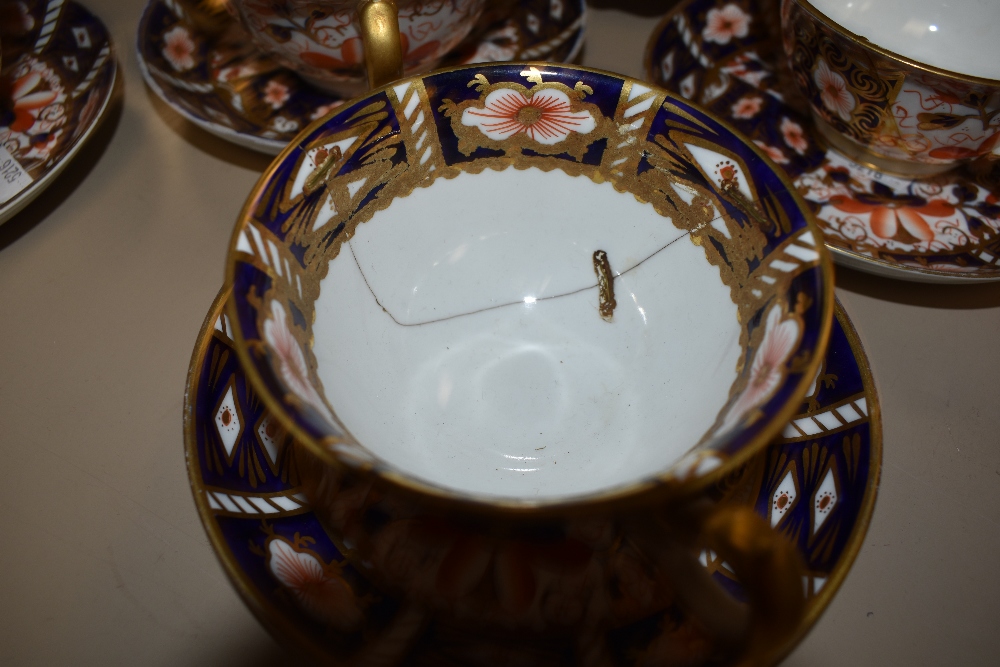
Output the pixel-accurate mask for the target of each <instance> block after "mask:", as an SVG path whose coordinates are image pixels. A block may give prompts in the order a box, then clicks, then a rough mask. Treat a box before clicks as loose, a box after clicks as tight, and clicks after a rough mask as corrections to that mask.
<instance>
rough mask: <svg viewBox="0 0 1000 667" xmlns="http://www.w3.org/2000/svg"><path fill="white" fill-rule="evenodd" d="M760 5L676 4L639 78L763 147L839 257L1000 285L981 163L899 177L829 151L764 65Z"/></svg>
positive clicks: (770, 40) (997, 223) (997, 202)
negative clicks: (933, 173) (702, 109)
mask: <svg viewBox="0 0 1000 667" xmlns="http://www.w3.org/2000/svg"><path fill="white" fill-rule="evenodd" d="M764 6H766V5H765V3H764V1H763V0H747V1H746V2H743V3H740V4H734V3H732V2H727V0H687V1H686V2H682V3H680V4H678V5H677V6H676V7H675V8H674V9H673V10H672V11H671V12H670V13H669V14H667V16H666V17H665V18H664V19H663V21H662V22H661V23H660V25H659V26H658V27H657V29H656V30H655V31H654V33H653V36H652V37H651V39H650V42H649V45H648V47H647V52H646V73H647V76H648V77H649V78H650V80H652V81H655V82H657V83H658V84H660V85H662V86H664V87H666V88H668V89H670V90H675V91H678V92H680V94H681V95H683V96H684V97H686V98H688V99H691V100H693V101H695V102H697V103H699V104H701V105H703V106H704V107H706V108H707V109H708V110H710V111H712V112H714V113H716V114H718V115H720V116H722V117H724V118H726V119H727V120H728V121H729V122H730V123H732V124H733V125H734V126H735V127H736V128H737V129H739V130H740V131H742V132H743V133H744V134H746V135H747V136H748V137H750V138H751V139H752V140H753V141H754V143H756V144H757V145H758V146H760V147H761V148H763V149H764V150H765V151H766V152H767V153H768V154H769V156H770V157H771V159H772V160H773V161H774V162H775V163H776V164H778V166H780V167H782V168H783V169H784V170H785V171H786V172H787V173H788V175H789V177H791V178H792V179H793V180H794V182H795V186H796V188H797V189H798V191H799V193H800V194H801V195H802V196H803V197H804V198H805V199H806V201H807V203H808V204H809V207H810V208H811V209H812V211H813V213H814V214H815V217H816V219H817V222H818V223H819V226H820V227H821V228H822V230H823V234H824V241H825V242H826V245H827V247H828V248H829V249H830V250H831V251H833V256H834V259H835V261H836V262H837V263H839V264H842V265H844V266H849V267H851V268H855V269H858V270H861V271H867V272H869V273H874V274H877V275H882V276H885V277H890V278H897V279H902V280H912V281H918V282H936V283H962V282H964V283H974V282H987V281H996V280H1000V182H998V181H997V180H996V179H983V178H979V179H977V178H976V177H975V174H974V173H973V171H972V169H974V168H975V167H976V166H981V165H973V166H971V167H965V168H962V169H960V170H958V171H955V172H951V173H948V174H944V175H941V176H937V177H933V178H925V179H913V178H906V177H899V176H896V175H892V174H888V173H883V172H879V171H877V170H875V169H872V168H870V167H869V166H867V165H864V164H860V163H858V162H856V161H854V160H851V159H850V158H848V157H847V156H845V155H843V154H841V153H839V152H837V151H836V150H834V149H832V148H827V147H826V142H825V141H824V140H823V138H822V137H821V135H820V134H819V131H818V130H817V129H815V126H814V124H813V123H812V121H811V119H810V118H809V116H808V113H807V112H804V111H802V110H800V108H799V107H798V106H797V105H796V104H794V103H793V102H792V100H794V99H795V98H794V94H793V93H788V91H787V90H785V89H784V88H783V87H782V86H781V85H780V83H779V80H778V76H777V73H776V68H775V66H774V63H775V61H776V59H777V58H779V57H780V56H781V54H782V49H781V45H780V43H776V42H775V41H774V39H775V38H774V37H773V36H771V34H770V33H769V28H768V26H767V25H765V24H764V22H763V21H761V20H759V18H758V17H760V16H761V14H762V12H763V7H764ZM775 20H777V17H776V16H775ZM802 109H804V107H802ZM982 171H983V170H982V169H980V172H982ZM987 173H988V169H987ZM977 181H978V182H977ZM982 183H985V185H986V186H988V187H983V185H982Z"/></svg>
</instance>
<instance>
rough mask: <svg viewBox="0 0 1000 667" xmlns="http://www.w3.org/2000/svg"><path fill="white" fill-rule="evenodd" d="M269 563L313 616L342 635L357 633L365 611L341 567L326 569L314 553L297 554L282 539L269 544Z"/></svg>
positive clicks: (295, 550) (334, 566)
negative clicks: (340, 570) (344, 576)
mask: <svg viewBox="0 0 1000 667" xmlns="http://www.w3.org/2000/svg"><path fill="white" fill-rule="evenodd" d="M267 562H268V567H269V568H270V570H271V574H273V575H274V577H275V579H277V580H278V581H280V582H281V584H282V585H283V586H285V588H287V589H288V590H289V591H290V592H291V593H292V596H293V597H294V598H295V600H296V602H298V603H299V605H301V607H302V608H303V609H304V610H305V611H306V612H308V613H309V614H310V615H311V616H314V617H316V618H317V619H319V620H321V621H324V622H327V623H329V624H330V625H331V626H333V627H335V628H337V629H338V630H341V631H343V632H350V631H352V630H356V629H357V628H358V627H359V626H361V624H362V623H363V622H364V620H365V617H364V612H363V611H362V610H361V607H360V605H359V603H358V599H357V597H356V596H355V594H354V591H353V590H352V589H351V587H350V586H349V585H348V584H347V582H346V581H344V579H343V577H341V576H340V572H339V569H340V568H339V566H336V565H331V566H329V567H327V566H324V565H323V563H322V562H321V561H320V560H319V559H318V558H316V556H314V555H313V554H311V553H307V552H303V551H298V550H297V549H296V548H295V547H293V546H292V545H291V544H289V543H288V542H286V541H285V540H283V539H281V538H275V539H272V540H271V541H270V543H269V544H268V546H267Z"/></svg>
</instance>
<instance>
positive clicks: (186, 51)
mask: <svg viewBox="0 0 1000 667" xmlns="http://www.w3.org/2000/svg"><path fill="white" fill-rule="evenodd" d="M163 57H164V58H166V59H167V62H169V63H170V66H171V67H173V68H174V69H175V70H177V71H178V72H183V71H184V70H189V69H191V68H192V67H194V40H192V39H191V34H190V33H189V32H188V31H187V28H185V27H184V26H181V25H178V26H175V27H174V28H172V29H170V30H168V31H167V32H166V33H164V35H163Z"/></svg>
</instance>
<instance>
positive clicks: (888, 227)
mask: <svg viewBox="0 0 1000 667" xmlns="http://www.w3.org/2000/svg"><path fill="white" fill-rule="evenodd" d="M830 205H831V206H833V207H834V208H836V209H837V210H839V211H843V212H844V213H852V214H855V215H864V214H868V215H870V218H869V220H870V224H871V228H872V232H874V233H875V235H876V236H879V237H881V238H884V239H891V238H894V237H896V235H897V234H899V232H900V228H902V229H904V230H905V231H906V232H908V233H909V234H910V235H911V236H913V237H914V238H916V239H917V240H918V241H933V240H934V236H935V234H934V230H933V229H931V226H930V224H928V222H927V220H926V218H925V217H924V216H931V217H934V218H944V217H947V216H949V215H952V214H954V213H955V206H954V204H951V203H949V202H947V201H945V200H943V199H932V200H931V201H927V200H925V199H924V198H923V197H917V196H915V195H907V194H902V195H897V194H895V193H894V192H893V191H892V190H891V189H890V188H888V187H887V186H885V185H882V184H881V183H873V184H872V192H870V193H859V194H857V195H855V198H851V197H847V196H843V195H840V196H836V197H831V198H830Z"/></svg>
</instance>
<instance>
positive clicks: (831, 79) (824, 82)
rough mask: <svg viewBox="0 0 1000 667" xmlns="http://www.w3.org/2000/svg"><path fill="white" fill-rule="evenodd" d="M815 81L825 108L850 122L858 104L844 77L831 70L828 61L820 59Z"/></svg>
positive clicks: (814, 74) (814, 73)
mask: <svg viewBox="0 0 1000 667" xmlns="http://www.w3.org/2000/svg"><path fill="white" fill-rule="evenodd" d="M813 81H815V82H816V87H817V88H819V97H820V99H821V100H823V106H825V107H826V108H827V109H829V110H830V111H832V112H833V113H835V114H837V115H838V116H840V118H841V120H845V121H848V120H850V119H851V112H852V111H854V107H855V106H856V105H857V103H856V102H855V101H854V95H853V94H852V93H851V91H850V90H848V89H847V81H846V80H845V79H844V77H843V76H841V75H840V74H839V73H837V72H835V71H833V70H832V69H830V66H829V65H827V64H826V61H825V60H823V59H822V58H820V59H819V63H818V64H817V65H816V71H815V72H813Z"/></svg>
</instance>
